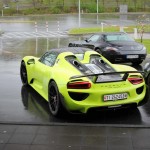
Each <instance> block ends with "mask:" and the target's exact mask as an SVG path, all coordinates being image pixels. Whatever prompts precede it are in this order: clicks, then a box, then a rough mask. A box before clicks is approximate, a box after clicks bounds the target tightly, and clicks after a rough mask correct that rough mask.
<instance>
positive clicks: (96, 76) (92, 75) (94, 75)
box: [70, 71, 144, 82]
mask: <svg viewBox="0 0 150 150" xmlns="http://www.w3.org/2000/svg"><path fill="white" fill-rule="evenodd" d="M130 73H140V74H141V75H142V76H143V73H144V71H119V72H103V73H98V74H84V75H76V76H72V77H70V80H71V79H77V78H82V77H94V78H93V82H97V79H98V77H99V76H104V75H121V74H124V75H123V77H121V78H120V80H123V81H126V79H127V78H128V76H129V74H130ZM118 77H119V76H118ZM120 80H119V81H120ZM117 81H118V80H117Z"/></svg>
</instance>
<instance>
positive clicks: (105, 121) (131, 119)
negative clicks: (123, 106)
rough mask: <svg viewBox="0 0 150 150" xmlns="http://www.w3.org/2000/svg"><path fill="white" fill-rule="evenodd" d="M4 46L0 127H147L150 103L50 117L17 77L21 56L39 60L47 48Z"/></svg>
mask: <svg viewBox="0 0 150 150" xmlns="http://www.w3.org/2000/svg"><path fill="white" fill-rule="evenodd" d="M42 40H43V39H41V40H39V41H40V42H41V41H42ZM48 40H49V45H51V46H52V44H51V43H53V42H56V45H57V44H58V43H57V42H58V39H53V40H52V39H48ZM68 40H69V39H66V38H62V39H60V41H59V42H60V43H59V44H60V45H59V46H62V45H63V44H64V43H65V42H66V44H67V43H68ZM3 42H4V45H3V49H1V53H0V123H12V124H72V123H73V124H74V123H75V124H84V125H88V124H93V125H108V126H109V125H111V126H112V125H115V126H144V127H145V126H150V102H148V103H147V104H145V105H144V106H141V107H139V108H138V109H136V110H112V111H100V112H95V113H89V114H87V115H81V114H73V115H68V116H65V117H64V118H61V119H60V118H55V117H53V116H52V115H51V114H50V113H49V108H48V104H47V102H46V101H45V100H44V99H43V98H42V97H41V96H40V95H39V94H38V93H37V92H36V91H34V90H33V89H32V88H31V87H24V86H22V83H21V80H20V73H19V72H20V61H21V59H22V57H23V56H25V55H35V56H40V55H41V53H43V52H44V51H41V50H40V49H41V47H42V48H43V49H44V48H45V50H46V47H47V46H46V45H44V44H43V43H42V42H41V43H40V44H39V43H38V44H39V45H38V48H37V50H35V49H36V48H35V47H36V45H37V44H35V40H33V41H31V40H30V41H28V42H27V41H21V40H20V41H19V42H18V44H16V43H17V42H15V43H14V41H13V40H10V41H9V40H7V41H3ZM26 42H27V43H26ZM13 43H14V45H13ZM31 43H32V44H31ZM45 43H46V42H45ZM62 43H63V44H62ZM10 45H11V46H10ZM33 45H34V46H33ZM56 45H55V46H56ZM64 45H65V44H64ZM64 45H63V46H64ZM32 46H33V47H32ZM53 46H54V45H53ZM12 47H13V48H12ZM149 59H150V58H147V59H146V60H145V61H144V62H143V63H142V64H141V65H140V66H136V68H137V69H138V70H142V67H143V66H144V64H145V63H146V62H147V61H149Z"/></svg>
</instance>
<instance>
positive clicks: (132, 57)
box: [68, 32, 147, 65]
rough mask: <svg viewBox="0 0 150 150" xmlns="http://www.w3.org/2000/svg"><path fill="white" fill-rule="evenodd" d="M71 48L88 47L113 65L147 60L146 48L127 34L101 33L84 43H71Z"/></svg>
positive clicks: (138, 62)
mask: <svg viewBox="0 0 150 150" xmlns="http://www.w3.org/2000/svg"><path fill="white" fill-rule="evenodd" d="M68 46H69V47H88V48H90V49H93V50H95V51H97V52H99V53H100V54H102V55H103V56H104V57H105V58H107V59H108V60H109V61H111V62H112V63H123V62H131V63H133V64H134V65H135V64H136V65H138V64H141V63H142V62H143V60H144V59H145V58H146V55H147V51H146V47H145V46H144V45H142V44H140V43H138V42H136V41H135V40H134V39H133V38H131V37H130V36H129V35H128V34H127V33H124V32H117V33H99V34H94V35H92V36H91V37H90V38H88V39H86V40H84V41H75V42H70V43H69V45H68Z"/></svg>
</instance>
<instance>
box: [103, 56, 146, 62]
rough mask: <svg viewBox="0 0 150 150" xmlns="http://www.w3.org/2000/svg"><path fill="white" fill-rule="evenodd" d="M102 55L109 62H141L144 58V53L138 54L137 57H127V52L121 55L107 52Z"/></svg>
mask: <svg viewBox="0 0 150 150" xmlns="http://www.w3.org/2000/svg"><path fill="white" fill-rule="evenodd" d="M103 56H104V57H106V58H107V59H108V60H109V61H110V62H112V63H120V62H121V63H123V62H133V63H134V62H142V61H143V60H144V59H145V58H146V54H138V58H128V57H127V56H128V55H127V54H123V55H117V54H114V55H110V54H109V55H108V54H103Z"/></svg>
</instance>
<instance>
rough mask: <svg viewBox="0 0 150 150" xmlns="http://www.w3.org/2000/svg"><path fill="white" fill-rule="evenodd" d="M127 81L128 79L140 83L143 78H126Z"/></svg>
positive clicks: (133, 82)
mask: <svg viewBox="0 0 150 150" xmlns="http://www.w3.org/2000/svg"><path fill="white" fill-rule="evenodd" d="M128 81H130V82H131V83H132V84H134V85H136V84H140V83H142V82H143V78H128Z"/></svg>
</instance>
